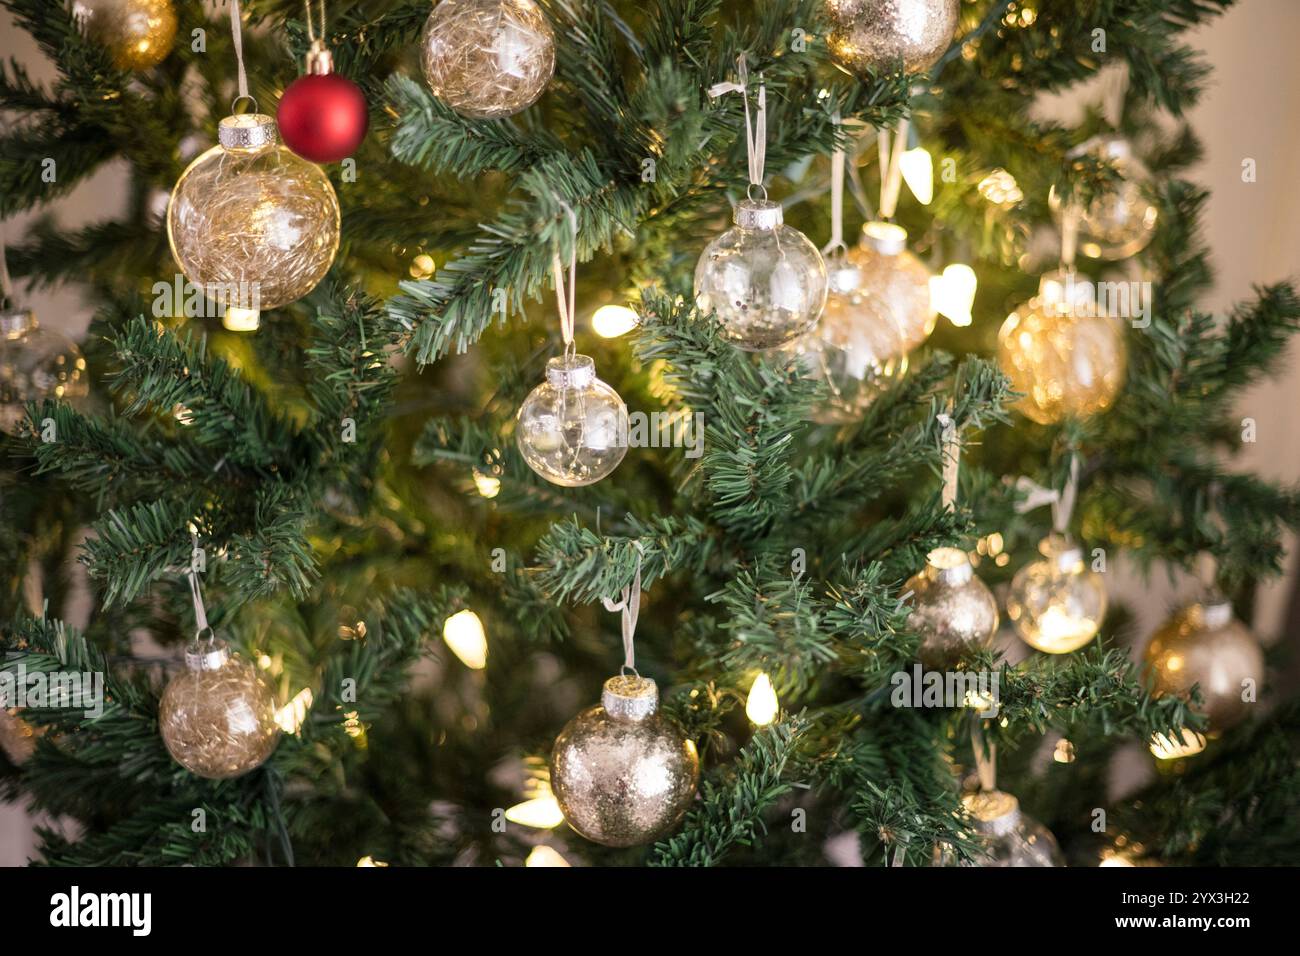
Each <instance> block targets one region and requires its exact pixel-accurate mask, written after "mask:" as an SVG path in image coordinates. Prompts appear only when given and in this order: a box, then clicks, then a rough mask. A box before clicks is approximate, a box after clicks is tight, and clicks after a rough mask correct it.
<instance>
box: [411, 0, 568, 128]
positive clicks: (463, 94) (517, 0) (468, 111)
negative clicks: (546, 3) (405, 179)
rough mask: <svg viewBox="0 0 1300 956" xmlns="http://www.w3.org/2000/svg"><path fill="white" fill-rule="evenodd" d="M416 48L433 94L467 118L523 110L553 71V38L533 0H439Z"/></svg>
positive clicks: (490, 116) (509, 113) (538, 95)
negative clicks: (419, 50)
mask: <svg viewBox="0 0 1300 956" xmlns="http://www.w3.org/2000/svg"><path fill="white" fill-rule="evenodd" d="M420 48H421V61H422V63H423V66H424V78H425V80H426V82H428V84H429V89H431V90H432V91H433V95H434V96H436V97H438V99H440V100H442V101H443V102H444V103H446V104H447V105H448V106H450V107H451V108H452V109H454V110H455V111H456V112H457V113H459V114H460V115H462V116H468V117H470V118H472V119H493V118H497V117H502V116H511V115H513V114H515V113H518V112H520V111H521V110H525V109H527V108H528V107H530V106H532V105H533V104H534V103H536V102H537V100H538V98H539V97H540V96H541V95H542V92H543V91H544V90H545V89H546V84H547V83H549V82H550V80H551V75H552V74H553V73H554V72H555V34H554V33H553V32H552V30H551V25H550V24H549V23H547V21H546V17H545V15H544V14H543V13H542V10H541V8H540V7H539V6H538V5H537V4H536V3H534V2H533V0H442V2H441V3H439V4H438V5H437V6H436V7H435V8H434V9H433V12H432V13H431V14H429V19H428V21H427V22H426V24H425V27H424V34H423V36H422V37H421V39H420Z"/></svg>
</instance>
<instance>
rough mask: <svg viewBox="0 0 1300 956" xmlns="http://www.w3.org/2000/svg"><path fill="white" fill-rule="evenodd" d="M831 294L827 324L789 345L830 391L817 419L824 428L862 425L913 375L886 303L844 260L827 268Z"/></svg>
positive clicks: (808, 372)
mask: <svg viewBox="0 0 1300 956" xmlns="http://www.w3.org/2000/svg"><path fill="white" fill-rule="evenodd" d="M827 268H828V277H829V285H830V292H829V293H828V295H827V296H826V308H825V309H824V310H822V319H821V321H820V322H819V323H817V327H816V328H814V329H813V330H812V331H811V332H808V333H805V334H804V335H803V336H801V337H800V338H798V339H796V340H795V342H794V344H793V345H791V346H788V351H789V353H790V354H791V355H792V356H793V357H795V358H797V359H798V360H799V363H800V365H801V366H802V368H803V371H804V374H805V375H807V376H809V377H811V378H814V379H816V380H818V381H820V382H822V383H823V384H824V385H825V386H826V393H827V397H826V400H825V402H823V403H822V404H820V405H819V406H818V407H817V408H815V409H813V412H812V415H811V418H812V420H813V421H815V422H818V423H820V424H823V425H837V424H844V423H846V422H853V421H857V420H858V419H860V418H861V417H862V414H863V412H865V411H866V410H867V407H868V406H869V405H870V404H871V402H872V401H873V400H874V399H875V397H876V396H877V395H879V394H880V393H881V392H882V391H884V390H885V389H886V388H888V387H889V384H890V383H891V382H893V381H895V380H896V379H898V378H900V377H901V376H902V375H904V374H905V373H906V372H907V353H906V351H905V350H904V347H903V336H902V334H901V333H900V332H899V330H898V324H897V323H896V322H895V321H894V316H893V313H892V312H891V311H890V309H889V307H888V306H887V305H885V303H884V301H883V300H882V299H881V298H880V297H879V296H877V295H875V294H873V293H872V292H871V291H870V290H869V289H868V288H867V287H865V286H864V285H863V282H862V270H861V269H859V268H858V267H857V266H855V265H853V264H852V263H850V262H846V261H845V260H844V259H842V258H836V259H832V260H829V261H828V263H827Z"/></svg>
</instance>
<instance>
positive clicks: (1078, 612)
mask: <svg viewBox="0 0 1300 956" xmlns="http://www.w3.org/2000/svg"><path fill="white" fill-rule="evenodd" d="M1038 550H1039V551H1041V552H1042V554H1043V557H1042V560H1039V561H1032V562H1030V563H1029V564H1027V565H1025V566H1024V567H1023V568H1021V569H1020V570H1019V571H1017V572H1016V576H1015V577H1014V578H1012V579H1011V589H1010V590H1009V591H1008V592H1007V617H1008V618H1010V619H1011V623H1012V624H1014V625H1015V628H1016V631H1017V633H1019V634H1020V637H1021V638H1022V639H1023V640H1024V642H1025V643H1026V644H1028V645H1029V646H1030V647H1033V648H1036V649H1037V650H1040V651H1043V652H1045V653H1048V654H1068V653H1070V652H1071V651H1075V650H1078V649H1079V648H1081V647H1083V646H1084V645H1085V644H1087V643H1088V642H1089V641H1091V640H1092V639H1093V638H1094V637H1096V636H1097V631H1099V630H1100V629H1101V622H1102V618H1104V617H1105V616H1106V586H1105V584H1104V583H1102V577H1101V575H1100V574H1097V573H1096V572H1095V571H1092V570H1090V569H1089V568H1088V567H1087V565H1086V564H1084V561H1083V549H1082V548H1080V547H1079V546H1078V545H1077V544H1075V543H1074V542H1073V541H1071V540H1069V539H1068V538H1066V537H1064V536H1063V535H1051V536H1049V537H1047V538H1044V539H1043V541H1042V543H1041V544H1039V546H1038Z"/></svg>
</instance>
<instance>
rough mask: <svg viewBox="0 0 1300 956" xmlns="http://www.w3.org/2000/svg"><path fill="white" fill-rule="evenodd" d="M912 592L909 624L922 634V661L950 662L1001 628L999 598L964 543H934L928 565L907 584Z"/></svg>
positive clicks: (933, 664) (943, 664)
mask: <svg viewBox="0 0 1300 956" xmlns="http://www.w3.org/2000/svg"><path fill="white" fill-rule="evenodd" d="M908 591H911V592H912V596H911V601H910V603H911V605H912V613H911V615H910V616H909V617H908V619H907V620H908V626H909V627H910V628H911V629H912V630H913V631H914V632H916V633H917V634H918V635H920V637H921V649H920V658H921V663H922V664H924V665H925V666H926V667H931V668H938V669H942V668H947V667H951V666H952V665H953V664H954V663H956V662H957V660H959V659H960V658H961V657H962V656H964V655H965V654H968V653H970V652H971V651H975V650H979V649H980V648H983V647H988V646H989V645H990V644H992V642H993V635H994V633H995V632H996V631H997V629H998V602H997V600H996V599H994V597H993V592H991V591H990V590H989V589H988V586H987V585H986V584H985V583H984V582H983V581H981V580H980V579H979V578H977V577H976V576H975V570H974V568H972V567H971V563H970V558H969V556H967V554H966V552H965V551H962V550H961V549H960V548H935V549H934V550H933V551H931V552H930V554H929V555H928V556H927V557H926V559H925V567H924V568H923V569H922V570H921V572H920V573H919V574H916V575H914V576H913V577H912V578H911V579H910V580H908V582H907V583H906V584H904V585H903V593H905V594H906V593H907V592H908Z"/></svg>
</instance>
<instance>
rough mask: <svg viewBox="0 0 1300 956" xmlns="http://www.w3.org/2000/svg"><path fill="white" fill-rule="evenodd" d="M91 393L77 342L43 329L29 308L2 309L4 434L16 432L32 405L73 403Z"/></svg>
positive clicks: (0, 417) (0, 427)
mask: <svg viewBox="0 0 1300 956" xmlns="http://www.w3.org/2000/svg"><path fill="white" fill-rule="evenodd" d="M89 393H90V380H89V378H88V377H87V375H86V360H85V358H83V357H82V355H81V350H80V349H79V348H77V346H76V343H74V342H73V341H72V340H71V339H69V338H68V337H67V336H65V335H61V334H60V333H58V332H54V331H52V330H50V329H44V328H41V327H40V325H39V324H38V323H37V321H36V318H35V316H34V315H33V314H32V313H31V312H30V311H28V310H26V309H16V310H12V311H8V310H5V311H0V431H3V432H6V433H8V434H11V435H12V434H15V433H16V432H17V431H18V428H19V424H20V423H21V422H22V420H23V418H24V417H25V416H26V414H27V409H26V404H27V403H28V402H41V401H44V400H45V399H61V400H63V401H68V402H71V403H73V404H74V405H75V404H76V403H77V402H78V401H79V400H80V399H83V398H85V397H86V395H88V394H89Z"/></svg>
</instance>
